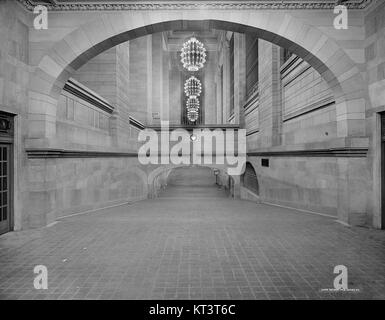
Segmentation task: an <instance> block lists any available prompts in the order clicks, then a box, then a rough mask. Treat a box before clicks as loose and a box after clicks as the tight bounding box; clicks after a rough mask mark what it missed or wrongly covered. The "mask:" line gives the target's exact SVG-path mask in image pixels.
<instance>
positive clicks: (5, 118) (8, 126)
mask: <svg viewBox="0 0 385 320" xmlns="http://www.w3.org/2000/svg"><path fill="white" fill-rule="evenodd" d="M14 116H15V115H13V114H10V113H7V112H3V111H0V144H5V145H7V146H8V147H9V149H8V150H9V154H8V174H9V178H8V190H9V191H8V193H9V196H8V201H9V203H8V208H9V210H8V224H9V226H8V231H6V232H10V231H13V230H14V204H13V201H14V198H13V197H14V194H13V187H14V154H13V153H14V123H15V121H14ZM6 232H5V233H6Z"/></svg>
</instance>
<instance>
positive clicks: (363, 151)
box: [247, 148, 368, 158]
mask: <svg viewBox="0 0 385 320" xmlns="http://www.w3.org/2000/svg"><path fill="white" fill-rule="evenodd" d="M367 154H368V148H335V149H334V148H332V149H314V150H287V151H286V150H285V151H266V152H248V153H247V155H248V156H249V157H340V158H366V156H367Z"/></svg>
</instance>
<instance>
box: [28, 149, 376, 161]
mask: <svg viewBox="0 0 385 320" xmlns="http://www.w3.org/2000/svg"><path fill="white" fill-rule="evenodd" d="M26 152H27V156H28V159H57V158H117V157H119V158H133V157H138V153H137V152H102V151H75V150H64V149H44V148H41V149H26ZM367 153H368V148H335V149H314V150H285V151H266V152H248V153H247V156H248V157H340V158H365V157H366V156H367Z"/></svg>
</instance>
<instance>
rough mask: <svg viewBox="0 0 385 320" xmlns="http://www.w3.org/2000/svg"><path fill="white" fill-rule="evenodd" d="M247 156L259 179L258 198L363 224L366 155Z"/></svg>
mask: <svg viewBox="0 0 385 320" xmlns="http://www.w3.org/2000/svg"><path fill="white" fill-rule="evenodd" d="M262 158H264V157H250V158H249V159H248V161H250V163H252V165H253V167H254V169H255V171H256V174H257V177H258V182H259V191H260V200H261V201H264V202H270V203H275V204H280V205H285V206H289V207H293V208H300V209H305V210H310V211H314V212H319V213H323V214H329V215H332V216H335V217H338V218H339V219H340V220H342V221H345V222H348V223H351V224H358V225H364V224H366V223H367V221H366V205H367V195H366V193H365V192H363V190H366V188H367V187H368V170H367V166H366V159H365V158H338V157H270V158H269V167H263V166H262V165H261V159H262Z"/></svg>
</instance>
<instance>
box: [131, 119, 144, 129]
mask: <svg viewBox="0 0 385 320" xmlns="http://www.w3.org/2000/svg"><path fill="white" fill-rule="evenodd" d="M129 122H130V125H132V126H133V127H135V128H137V129H139V130H143V129H145V128H146V127H145V126H144V124H143V123H141V122H140V121H139V120H136V119H135V118H133V117H131V116H129Z"/></svg>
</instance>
